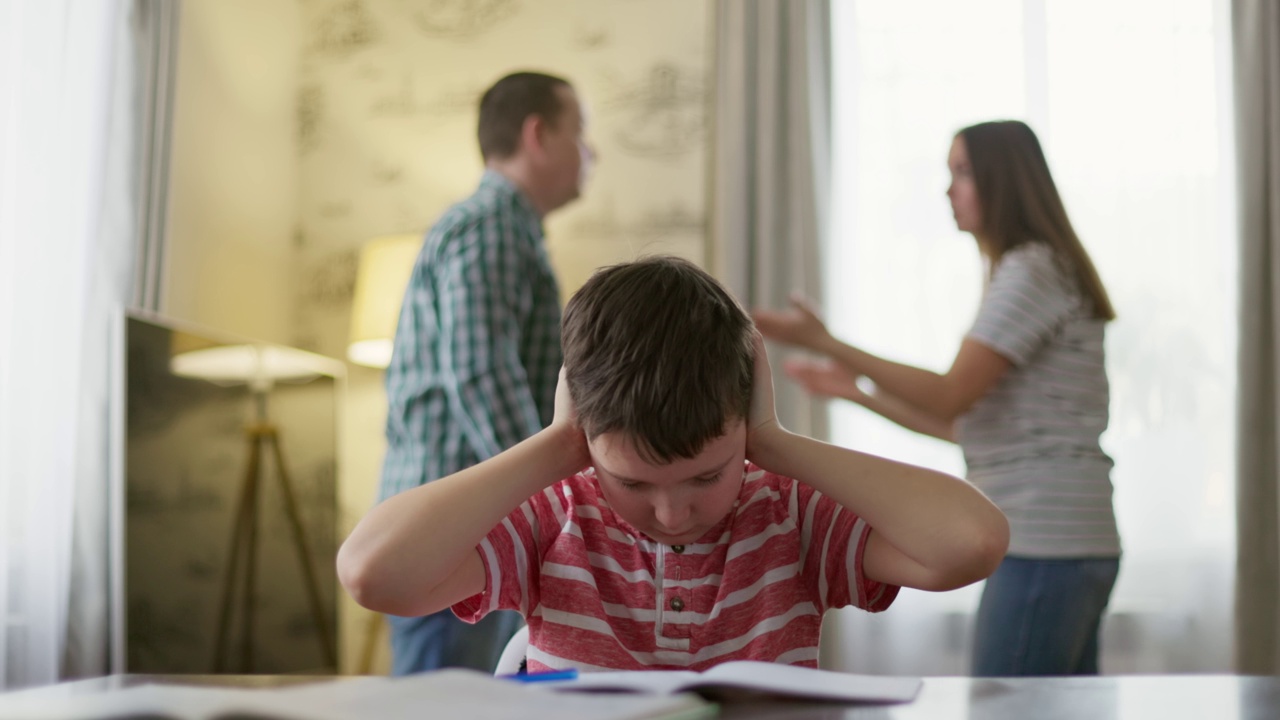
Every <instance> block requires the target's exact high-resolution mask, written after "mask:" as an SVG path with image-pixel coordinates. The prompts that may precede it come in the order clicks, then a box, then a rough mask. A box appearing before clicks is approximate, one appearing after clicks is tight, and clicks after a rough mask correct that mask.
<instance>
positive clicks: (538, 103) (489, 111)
mask: <svg viewBox="0 0 1280 720" xmlns="http://www.w3.org/2000/svg"><path fill="white" fill-rule="evenodd" d="M557 87H567V88H572V87H573V86H572V85H570V84H569V82H568V81H567V80H564V79H563V78H558V77H556V76H554V75H547V74H545V73H538V72H517V73H512V74H510V75H508V76H506V77H504V78H502V79H501V80H499V81H498V82H496V83H494V84H493V87H491V88H489V89H488V90H486V91H485V93H484V95H483V96H481V98H480V123H479V128H478V130H477V133H476V134H477V136H478V137H479V140H480V156H481V157H483V158H484V159H485V160H486V161H488V160H491V159H494V160H503V159H506V158H509V157H511V156H512V155H514V154H515V152H516V149H517V148H519V147H520V129H521V128H522V127H523V126H524V121H525V119H526V118H528V117H529V116H530V115H537V116H538V117H541V118H542V119H544V120H546V121H547V123H549V124H551V125H553V126H554V125H555V123H556V122H557V121H558V120H559V118H560V113H561V111H563V110H564V107H563V103H561V102H560V97H559V95H558V94H557V93H556V88H557Z"/></svg>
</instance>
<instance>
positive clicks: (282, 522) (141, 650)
mask: <svg viewBox="0 0 1280 720" xmlns="http://www.w3.org/2000/svg"><path fill="white" fill-rule="evenodd" d="M123 327H124V332H123V336H124V337H123V343H122V344H123V349H124V351H125V358H126V360H125V363H124V377H123V382H122V383H121V385H122V387H120V392H121V394H122V395H123V398H124V408H125V410H124V414H125V417H124V418H123V433H122V434H123V437H122V438H121V442H122V443H123V446H124V454H123V457H124V459H123V466H124V467H123V472H122V473H120V474H121V475H122V477H121V478H120V481H119V484H120V485H121V487H120V488H118V492H119V496H120V503H119V507H118V508H117V512H116V515H117V518H116V522H117V525H118V527H117V529H116V532H115V533H114V537H115V539H116V542H117V547H116V548H114V554H115V556H116V561H117V562H118V563H122V564H123V566H124V567H123V571H122V572H120V571H119V570H120V569H119V568H117V573H116V577H117V578H118V579H119V582H117V587H116V591H115V595H116V598H115V599H116V604H117V607H116V609H115V612H114V613H113V614H114V615H115V616H116V617H115V620H116V623H115V628H114V629H115V631H116V632H114V633H113V635H114V637H113V656H114V657H113V660H114V661H115V662H113V669H115V670H116V671H122V672H130V673H295V672H336V671H337V665H336V662H337V661H336V658H335V642H336V637H337V610H336V605H337V579H336V577H335V573H334V556H335V554H336V552H337V543H338V538H337V526H336V523H337V503H336V497H337V491H336V479H337V445H338V442H337V408H338V396H339V392H340V389H341V382H342V377H343V372H344V365H343V364H342V363H341V362H339V361H336V360H333V359H331V358H326V357H322V356H318V355H314V354H311V353H305V352H302V351H299V350H295V349H292V348H287V347H283V346H279V345H272V344H269V343H260V342H254V341H250V340H245V339H240V338H231V337H226V336H222V335H220V334H217V333H214V332H211V331H207V330H201V329H197V328H194V327H191V326H186V325H182V324H180V323H176V322H174V321H171V320H167V319H164V318H162V317H158V316H154V315H150V314H143V313H138V312H133V311H130V312H128V313H126V314H125V317H124V321H123ZM120 663H123V667H119V665H120Z"/></svg>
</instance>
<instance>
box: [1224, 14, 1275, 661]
mask: <svg viewBox="0 0 1280 720" xmlns="http://www.w3.org/2000/svg"><path fill="white" fill-rule="evenodd" d="M1232 44H1233V53H1234V58H1233V59H1234V67H1235V98H1236V99H1235V104H1236V147H1237V150H1236V154H1237V166H1238V172H1239V176H1238V193H1239V213H1240V214H1239V222H1240V243H1241V245H1240V293H1241V295H1240V347H1239V390H1238V394H1239V407H1238V415H1237V419H1238V429H1237V435H1238V438H1239V440H1238V456H1237V474H1238V478H1237V491H1236V496H1237V543H1238V545H1237V546H1238V548H1239V549H1238V556H1237V561H1236V562H1237V568H1236V570H1237V576H1236V577H1237V579H1236V669H1237V671H1238V672H1241V673H1247V674H1277V673H1280V495H1278V494H1277V485H1278V484H1280V383H1277V378H1276V374H1277V369H1278V368H1277V362H1278V361H1280V3H1277V2H1275V0H1233V2H1232Z"/></svg>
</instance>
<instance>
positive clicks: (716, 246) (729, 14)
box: [709, 0, 831, 438]
mask: <svg viewBox="0 0 1280 720" xmlns="http://www.w3.org/2000/svg"><path fill="white" fill-rule="evenodd" d="M830 15H831V12H830V4H829V0H717V2H716V6H715V28H716V62H715V67H716V89H715V118H716V119H715V131H714V138H715V139H714V146H713V147H714V150H713V152H714V165H713V168H714V170H713V173H712V179H711V182H712V184H713V187H712V191H711V197H712V243H711V248H710V258H709V260H710V263H709V264H710V267H711V268H712V271H713V272H714V273H715V274H716V275H717V276H718V277H719V278H720V279H721V280H723V281H724V282H726V283H727V284H728V285H729V287H730V288H731V289H732V290H733V291H734V292H735V293H736V294H737V296H738V298H739V299H740V300H741V301H742V302H743V303H744V304H746V305H747V306H748V307H768V308H781V307H783V305H784V304H785V303H786V301H787V296H788V294H789V293H791V292H792V291H793V290H794V291H799V292H802V293H804V294H805V295H807V296H809V297H810V298H812V299H813V300H814V301H816V302H819V303H820V302H821V301H822V273H821V264H820V257H821V244H822V242H823V241H824V238H825V236H826V233H827V218H828V193H829V191H830V177H831V172H830V162H831V121H830V118H831V112H830V103H831V101H830V98H831V82H830V79H831V39H830ZM770 359H771V361H772V362H773V368H774V379H775V380H774V386H775V388H776V391H777V402H778V418H779V420H781V422H782V424H783V425H784V426H785V427H787V428H788V429H790V430H793V431H795V432H800V433H804V434H807V435H812V436H814V437H819V438H825V437H826V435H827V422H826V408H825V405H824V404H822V403H818V402H813V401H811V400H810V399H809V398H808V396H807V395H806V394H805V393H804V391H803V390H800V389H799V388H798V387H796V386H795V384H794V383H791V382H788V381H786V380H785V379H784V378H783V377H782V374H781V372H780V366H781V359H782V354H781V353H780V352H776V351H774V350H773V349H772V348H770Z"/></svg>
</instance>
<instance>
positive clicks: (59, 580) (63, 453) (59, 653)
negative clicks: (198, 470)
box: [0, 0, 134, 689]
mask: <svg viewBox="0 0 1280 720" xmlns="http://www.w3.org/2000/svg"><path fill="white" fill-rule="evenodd" d="M129 19H130V17H129V14H128V13H127V12H126V4H125V3H124V2H122V1H120V0H80V1H77V0H41V1H40V2H30V1H29V0H0V53H3V56H4V59H3V61H0V158H2V159H0V689H4V688H13V687H22V686H27V685H38V684H44V683H50V682H54V681H56V680H58V679H60V678H62V677H67V676H73V675H87V674H95V673H101V672H103V671H104V670H105V663H106V646H107V643H106V632H107V631H106V614H107V607H106V605H107V592H106V572H107V570H106V554H105V552H106V551H105V548H106V546H107V530H106V518H107V513H106V502H107V489H106V488H107V472H108V467H109V464H110V462H111V457H110V444H109V440H108V435H109V433H108V430H107V428H108V418H107V397H108V395H109V393H108V378H109V377H110V372H111V370H112V361H113V358H114V357H116V355H115V354H114V352H113V348H111V347H110V332H109V328H110V321H111V317H112V314H113V313H114V311H115V309H116V308H117V307H118V304H119V303H120V302H121V301H122V300H123V299H124V298H125V288H126V286H127V284H128V277H129V269H130V265H131V259H132V245H131V242H132V227H133V223H134V219H133V212H132V211H133V206H132V205H131V204H130V201H129V200H128V199H127V198H128V196H129V188H130V187H131V184H130V176H131V172H132V162H131V158H132V153H133V148H134V136H133V126H132V125H131V124H130V123H129V122H128V117H129V111H128V108H129V106H130V105H131V103H132V101H133V99H134V98H132V97H131V95H130V93H129V92H127V88H125V89H126V91H125V92H120V90H121V86H120V85H118V83H121V82H127V80H126V79H124V77H123V73H124V67H126V66H127V63H125V62H123V57H122V56H123V55H124V53H123V52H122V48H121V42H122V38H125V37H127V34H128V30H129V27H128V22H129ZM73 594H74V595H75V598H76V599H75V601H73V600H72V596H73Z"/></svg>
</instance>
